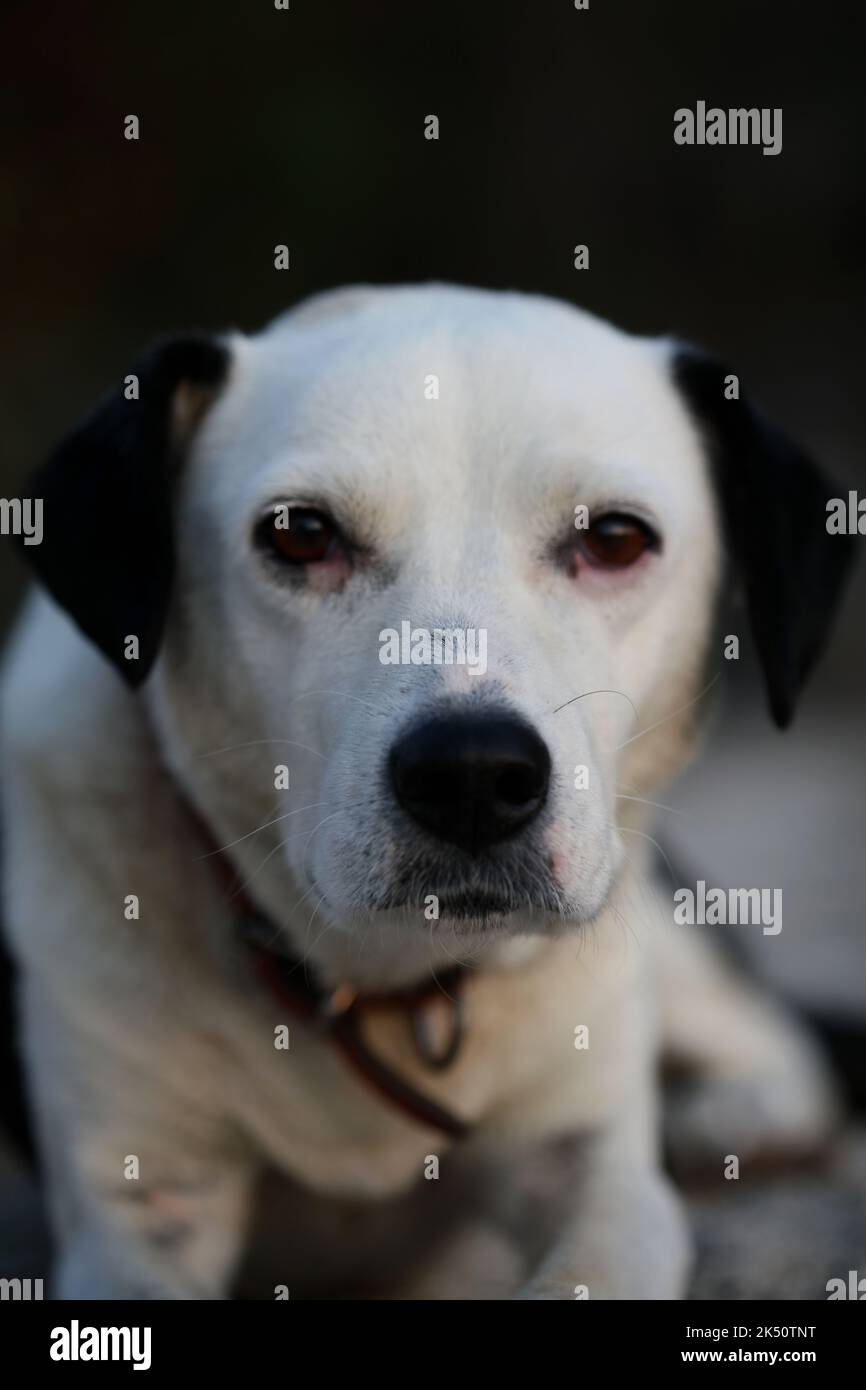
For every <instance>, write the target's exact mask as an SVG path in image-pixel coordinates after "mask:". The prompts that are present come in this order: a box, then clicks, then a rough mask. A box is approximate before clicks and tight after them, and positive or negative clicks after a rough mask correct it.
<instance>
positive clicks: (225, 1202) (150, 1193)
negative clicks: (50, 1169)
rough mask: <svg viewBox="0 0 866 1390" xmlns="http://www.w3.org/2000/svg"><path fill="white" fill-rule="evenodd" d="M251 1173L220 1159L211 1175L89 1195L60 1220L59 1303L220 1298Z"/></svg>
mask: <svg viewBox="0 0 866 1390" xmlns="http://www.w3.org/2000/svg"><path fill="white" fill-rule="evenodd" d="M251 1179H252V1173H251V1172H250V1171H248V1170H247V1169H245V1168H243V1167H238V1166H237V1165H236V1164H232V1165H231V1166H230V1167H227V1166H224V1165H222V1164H221V1163H220V1161H219V1160H216V1161H213V1162H211V1163H210V1164H209V1171H208V1173H207V1176H203V1177H202V1178H201V1180H200V1181H195V1180H193V1181H190V1182H185V1183H183V1184H182V1185H178V1184H172V1183H170V1182H166V1183H164V1184H162V1185H157V1186H154V1187H151V1188H148V1187H145V1188H143V1189H142V1190H140V1191H137V1192H135V1193H132V1192H130V1193H127V1194H121V1195H116V1194H111V1195H106V1194H105V1193H104V1192H102V1191H99V1190H98V1189H97V1190H95V1191H92V1192H90V1193H86V1194H85V1195H84V1197H83V1200H82V1201H81V1203H80V1204H79V1209H78V1211H77V1213H76V1214H75V1216H74V1218H73V1219H72V1220H71V1221H69V1222H68V1223H63V1225H64V1227H65V1229H63V1231H62V1234H61V1244H60V1254H59V1259H58V1261H57V1265H56V1270H55V1280H54V1296H55V1297H56V1298H60V1299H117V1298H119V1299H219V1298H225V1297H227V1296H228V1293H229V1286H230V1282H231V1278H232V1275H233V1273H234V1270H235V1267H236V1264H237V1260H238V1257H239V1254H240V1251H241V1247H242V1244H243V1237H244V1235H245V1233H246V1229H247V1211H248V1203H249V1194H250V1186H251Z"/></svg>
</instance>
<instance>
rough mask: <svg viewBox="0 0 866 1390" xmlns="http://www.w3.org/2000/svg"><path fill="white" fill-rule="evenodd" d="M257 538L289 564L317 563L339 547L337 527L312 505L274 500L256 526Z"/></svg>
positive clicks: (261, 544) (263, 546)
mask: <svg viewBox="0 0 866 1390" xmlns="http://www.w3.org/2000/svg"><path fill="white" fill-rule="evenodd" d="M256 542H257V544H258V545H260V546H261V547H262V549H264V550H267V551H270V553H271V554H272V555H274V556H275V557H276V558H277V559H278V560H282V561H283V562H284V563H285V564H289V565H317V564H321V562H322V561H323V560H328V559H330V558H331V557H332V555H333V554H334V552H335V550H336V549H337V548H338V545H339V541H338V535H337V527H336V525H335V523H334V522H333V521H332V520H331V518H330V517H329V516H327V515H326V514H325V512H319V511H316V510H315V508H313V507H289V506H287V505H285V504H283V503H280V504H276V505H275V506H274V507H273V510H272V511H271V512H270V513H269V514H268V515H267V516H264V517H262V520H261V521H260V522H259V524H258V526H257V528H256Z"/></svg>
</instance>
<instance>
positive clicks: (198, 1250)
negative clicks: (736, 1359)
mask: <svg viewBox="0 0 866 1390" xmlns="http://www.w3.org/2000/svg"><path fill="white" fill-rule="evenodd" d="M33 495H34V496H35V497H39V498H41V499H43V500H44V540H43V543H42V544H41V545H40V546H32V547H28V548H27V549H26V550H25V552H24V553H25V555H26V556H27V558H28V559H29V560H30V561H31V562H32V563H33V564H34V565H35V568H36V570H37V571H38V573H39V576H40V578H41V580H42V581H43V584H44V585H45V586H46V587H47V589H48V590H49V592H50V594H51V595H52V598H49V597H47V596H45V595H42V594H40V595H39V596H37V597H35V598H34V599H33V600H32V601H31V603H30V605H29V606H28V609H27V612H26V615H25V617H24V619H23V622H22V624H21V627H20V629H19V631H18V633H17V636H16V639H15V641H14V645H13V649H12V651H11V654H10V656H9V658H8V661H7V667H6V672H5V681H4V688H3V727H4V737H5V772H4V777H3V803H4V820H5V832H6V845H5V868H4V878H5V889H6V917H7V921H8V927H9V932H10V936H11V940H12V943H13V947H14V951H15V953H16V956H17V958H18V961H19V963H20V965H21V967H22V981H23V984H22V990H21V1010H22V1021H23V1036H24V1049H25V1058H26V1064H27V1068H28V1073H29V1077H30V1082H31V1090H32V1094H33V1098H34V1104H35V1107H36V1113H37V1117H38V1125H39V1131H40V1139H41V1148H42V1152H43V1156H44V1160H45V1165H46V1171H47V1175H48V1182H49V1188H50V1199H51V1205H52V1213H53V1221H54V1227H55V1232H56V1236H57V1241H58V1246H59V1259H58V1267H57V1270H56V1280H57V1284H56V1287H57V1292H58V1293H59V1296H60V1297H69V1298H72V1297H85V1298H103V1297H127V1298H136V1297H147V1296H156V1297H176V1298H219V1297H225V1296H227V1294H228V1293H229V1292H230V1290H231V1288H232V1281H233V1278H234V1274H235V1271H236V1269H237V1267H238V1263H239V1259H240V1257H241V1255H242V1254H243V1253H244V1252H245V1250H246V1249H247V1247H248V1246H249V1244H250V1234H249V1233H250V1220H251V1208H252V1201H253V1192H254V1187H255V1186H256V1183H257V1180H258V1179H259V1177H260V1175H261V1174H262V1173H263V1172H264V1170H265V1169H269V1170H277V1171H279V1172H280V1173H282V1174H284V1175H286V1178H287V1180H290V1183H289V1186H290V1190H291V1192H292V1193H293V1194H294V1199H293V1200H294V1213H295V1214H294V1217H293V1220H292V1222H291V1223H290V1226H289V1236H288V1238H287V1240H286V1243H285V1245H283V1246H281V1247H280V1250H279V1253H278V1266H279V1269H280V1270H281V1271H283V1270H284V1271H285V1277H284V1278H282V1279H280V1280H279V1282H280V1284H281V1285H285V1286H286V1288H287V1289H289V1290H290V1292H291V1295H292V1296H293V1297H294V1296H295V1295H296V1294H303V1293H304V1292H307V1291H310V1290H324V1291H332V1292H333V1291H336V1290H338V1289H340V1290H342V1289H346V1288H347V1287H352V1288H356V1287H357V1288H360V1287H361V1286H364V1287H365V1288H366V1289H367V1290H368V1291H369V1290H372V1291H373V1292H375V1293H377V1294H378V1295H379V1296H398V1297H426V1296H438V1297H446V1298H449V1297H451V1298H460V1297H486V1296H490V1295H493V1294H496V1295H499V1296H502V1295H509V1294H516V1295H517V1296H519V1297H531V1298H574V1297H575V1296H577V1297H580V1296H587V1295H588V1296H589V1297H590V1298H606V1297H609V1298H645V1297H656V1298H657V1297H663V1298H673V1297H678V1296H680V1295H681V1294H682V1293H683V1290H684V1281H685V1279H686V1276H687V1271H688V1242H687V1239H686V1237H685V1233H684V1223H683V1220H682V1216H681V1212H680V1209H679V1204H678V1201H677V1199H676V1196H675V1195H674V1193H673V1192H672V1190H671V1188H670V1186H669V1183H668V1181H667V1179H666V1177H665V1176H664V1175H663V1172H662V1170H661V1167H660V1162H659V1158H658V1147H659V1143H658V1135H657V1127H658V1116H657V1100H656V1090H657V1083H656V1068H657V1064H658V1058H659V1054H660V1049H661V1048H662V1047H665V1048H667V1050H669V1051H670V1052H672V1053H673V1054H674V1055H675V1057H676V1058H677V1060H678V1061H679V1062H680V1063H685V1064H686V1065H688V1066H690V1067H691V1068H692V1070H693V1072H694V1074H695V1076H697V1077H699V1078H700V1079H701V1085H700V1086H697V1087H695V1088H694V1089H693V1090H690V1091H689V1092H688V1093H687V1096H686V1098H685V1099H684V1102H683V1109H682V1110H681V1112H680V1115H679V1119H678V1121H677V1124H678V1126H679V1130H678V1132H679V1136H680V1140H681V1142H682V1143H683V1144H691V1145H692V1148H693V1151H696V1150H698V1149H700V1150H701V1151H702V1152H703V1155H704V1157H706V1158H708V1159H709V1160H710V1161H711V1162H714V1163H715V1162H717V1163H718V1165H719V1168H721V1165H722V1161H723V1156H724V1155H725V1154H729V1153H732V1152H736V1153H738V1154H739V1155H740V1157H741V1160H745V1159H747V1158H748V1157H749V1156H750V1155H752V1154H754V1153H755V1152H757V1150H758V1149H759V1148H760V1147H762V1146H764V1145H766V1144H769V1145H771V1146H772V1147H774V1148H777V1147H779V1146H780V1145H787V1146H796V1147H807V1148H808V1147H809V1146H811V1145H813V1144H815V1143H817V1142H819V1141H820V1140H821V1138H822V1137H823V1135H824V1134H825V1133H826V1130H827V1127H828V1125H830V1123H831V1121H832V1118H833V1110H834V1107H833V1101H832V1096H831V1090H830V1088H829V1086H828V1085H827V1083H826V1080H825V1077H824V1074H823V1070H822V1067H821V1065H820V1063H819V1062H818V1061H817V1059H816V1058H815V1057H814V1056H813V1054H812V1051H811V1048H810V1046H809V1044H808V1043H807V1042H806V1041H804V1040H803V1039H802V1038H801V1036H800V1035H799V1032H798V1031H797V1029H796V1028H795V1027H794V1025H793V1024H792V1023H791V1022H790V1021H788V1020H787V1019H785V1018H784V1017H781V1016H780V1015H779V1014H778V1012H777V1011H776V1010H775V1008H774V1007H772V1006H771V1005H770V1003H769V1002H768V1001H766V1000H764V999H762V998H760V997H759V996H758V995H757V994H752V993H751V992H750V991H749V989H748V988H747V987H746V986H745V985H743V984H742V983H741V982H740V981H739V980H737V979H735V978H734V977H733V976H731V975H730V974H729V973H728V972H727V970H726V969H725V968H724V967H723V966H722V965H721V964H720V963H718V962H717V961H716V960H715V958H714V957H713V956H712V955H711V954H710V953H709V951H708V950H707V948H706V947H705V945H704V943H703V941H702V939H701V937H700V928H697V927H691V928H683V927H676V926H674V925H673V922H672V903H671V895H670V892H669V891H668V892H662V891H661V889H658V888H656V887H655V886H653V884H652V880H651V875H650V874H649V872H648V868H647V839H646V837H645V835H644V832H643V827H644V820H645V812H646V811H647V806H646V804H645V800H646V798H648V797H649V796H651V794H652V790H653V789H654V788H656V787H657V786H658V784H659V783H661V782H663V781H664V780H665V779H666V778H668V777H670V776H671V774H672V773H673V772H674V771H675V770H676V769H678V768H679V767H680V766H681V765H682V764H683V762H684V760H685V759H686V757H687V755H688V754H689V752H690V750H691V748H692V744H693V737H694V732H695V727H696V723H697V722H698V717H699V716H700V714H701V713H702V710H703V708H704V706H705V704H706V701H705V700H703V699H702V698H701V697H702V692H703V691H704V689H705V687H706V685H707V682H708V678H709V677H710V676H711V675H712V672H713V671H714V670H717V669H718V667H719V665H720V661H719V660H718V659H717V658H718V657H720V656H721V647H719V651H718V652H716V651H715V650H713V647H712V630H713V615H714V606H715V601H716V597H717V594H718V591H719V588H720V582H721V578H722V574H723V553H725V552H727V553H728V554H729V555H730V557H731V562H732V569H733V571H734V572H735V576H736V577H738V578H739V579H740V580H742V582H743V584H744V586H745V592H746V595H747V600H748V606H749V611H750V616H751V620H752V626H753V630H754V635H755V641H756V646H757V650H758V653H759V656H760V659H761V662H762V665H763V667H764V671H765V675H766V679H767V684H768V689H769V694H770V701H771V706H772V710H773V713H774V715H775V717H776V719H777V722H779V723H785V722H787V720H788V718H789V717H790V713H791V709H792V706H793V702H794V700H795V697H796V695H797V694H798V692H799V689H800V686H801V685H802V682H803V680H804V678H805V676H806V675H807V673H808V670H809V668H810V667H811V665H812V664H813V662H814V660H815V658H816V656H817V655H818V652H819V648H820V647H821V645H822V644H823V640H824V637H825V635H826V632H827V629H828V625H829V619H830V613H831V610H832V608H833V607H834V604H835V600H836V598H837V595H838V591H839V589H840V587H841V580H842V577H843V573H844V570H845V568H846V564H847V559H848V547H847V545H846V543H845V541H844V539H843V538H840V537H829V536H828V535H827V532H826V528H825V525H824V518H825V503H826V500H827V499H828V497H829V496H831V495H832V489H830V488H829V487H828V485H827V484H825V483H824V481H823V480H822V478H821V475H820V474H819V473H818V472H817V470H815V469H814V467H813V466H812V465H811V464H810V463H809V462H808V461H807V460H805V459H804V458H803V456H802V455H800V454H799V453H798V452H797V451H796V450H795V449H794V448H793V446H791V445H790V444H788V443H787V442H786V441H785V440H784V439H783V438H782V437H781V436H779V435H778V434H776V433H775V432H774V431H772V430H771V429H770V428H769V427H768V426H766V425H765V424H764V423H763V422H762V421H761V419H760V417H759V416H757V415H755V414H754V413H753V412H752V410H751V409H750V407H749V406H748V405H747V404H746V403H745V401H744V400H741V399H739V398H738V394H737V392H736V390H735V389H733V388H732V385H731V379H730V377H729V376H728V375H727V374H726V372H725V370H724V369H723V368H721V367H719V366H717V365H715V364H713V363H712V362H710V361H709V360H707V359H705V358H703V357H702V356H699V355H697V354H696V353H693V352H690V351H688V350H685V349H683V348H682V347H681V346H680V345H678V344H676V343H674V342H672V341H669V340H664V341H662V340H658V341H648V340H643V339H638V338H634V337H631V336H628V335H626V334H624V333H622V332H620V331H618V330H616V329H615V328H613V327H610V326H608V325H606V324H605V323H603V322H601V321H599V320H598V319H596V318H594V317H592V316H591V315H589V314H586V313H583V312H580V311H578V310H575V309H573V308H570V307H567V306H565V305H563V304H559V303H556V302H554V301H550V300H547V299H543V298H536V297H529V296H524V295H518V294H502V293H488V292H478V291H474V290H466V289H460V288H452V287H448V286H436V285H434V286H427V287H420V288H405V289H404V288H394V289H374V288H365V287H361V288H354V289H348V290H344V291H338V292H335V293H332V294H328V295H324V296H322V297H320V298H316V299H314V300H312V301H311V302H309V303H307V304H304V305H302V306H301V307H300V308H298V309H295V310H293V311H292V312H290V313H289V314H287V315H285V316H284V317H281V318H279V319H278V320H277V321H276V322H275V323H274V324H272V325H271V326H270V327H269V328H268V329H267V330H266V331H265V332H263V333H261V334H259V335H257V336H255V337H246V336H243V335H240V334H231V335H228V336H226V337H224V338H221V339H219V340H210V339H205V338H198V337H190V338H184V339H180V340H176V341H171V342H168V343H167V344H165V345H164V346H162V347H161V348H158V349H157V350H156V351H155V352H154V353H153V354H152V355H151V356H150V357H148V358H147V359H146V360H145V361H143V362H142V363H141V364H140V365H139V366H138V368H136V369H135V371H134V372H132V373H131V374H130V375H129V376H128V377H126V378H125V379H124V383H123V385H122V386H121V388H120V389H119V390H118V391H117V393H116V395H115V396H114V397H113V398H112V399H111V400H109V401H107V402H106V403H104V404H103V405H102V406H101V407H100V408H99V409H98V410H97V411H96V412H95V414H94V415H93V416H91V417H90V419H89V420H88V421H87V422H85V423H84V424H83V425H82V426H80V427H79V429H78V430H77V431H76V432H75V433H74V434H73V435H71V436H70V437H69V438H68V439H67V440H66V441H65V443H64V444H63V445H62V446H61V447H60V449H59V450H58V452H57V453H56V454H55V456H54V457H53V458H52V459H51V460H50V462H49V463H48V464H47V465H46V467H45V468H44V469H43V470H42V472H41V473H40V474H39V475H37V478H36V480H35V481H34V484H33ZM63 610H65V611H63ZM70 617H71V619H72V620H73V621H70ZM482 649H483V652H484V660H483V661H481V660H479V659H478V657H479V653H480V652H481V650H482ZM473 654H474V655H473ZM106 658H107V660H106ZM449 658H450V659H449ZM121 678H122V679H121ZM659 1005H661V1008H659ZM440 1163H441V1173H440V1171H439V1165H440ZM494 1174H495V1181H494V1180H493V1175H494ZM321 1199H328V1200H329V1201H333V1202H334V1203H336V1206H335V1208H334V1209H335V1210H342V1211H344V1212H345V1211H346V1210H351V1211H352V1212H353V1213H354V1216H353V1218H352V1220H349V1219H348V1218H346V1219H345V1220H342V1221H339V1222H336V1224H333V1223H332V1225H331V1226H325V1227H323V1228H322V1230H321V1231H320V1233H319V1235H317V1236H311V1235H310V1233H309V1232H308V1231H306V1228H305V1221H306V1220H307V1217H308V1216H309V1212H310V1211H311V1210H312V1209H313V1208H314V1207H315V1208H318V1207H322V1208H323V1209H324V1208H325V1207H326V1206H327V1203H326V1202H324V1201H322V1200H321ZM563 1202H564V1205H563ZM341 1204H342V1205H341ZM550 1212H553V1213H555V1215H553V1216H550ZM311 1241H312V1242H313V1243H312V1245H311ZM280 1261H282V1264H280V1263H279V1262H280ZM267 1292H268V1296H273V1290H272V1289H271V1288H270V1287H269V1288H268V1291H267Z"/></svg>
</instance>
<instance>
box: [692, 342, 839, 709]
mask: <svg viewBox="0 0 866 1390" xmlns="http://www.w3.org/2000/svg"><path fill="white" fill-rule="evenodd" d="M673 370H674V379H675V381H676V384H677V386H678V387H679V389H680V390H681V391H682V392H683V394H684V396H685V397H686V399H687V401H688V403H689V406H690V408H691V410H692V412H693V414H694V416H695V418H696V420H697V421H698V423H699V425H700V427H701V430H702V433H703V435H704V438H705V441H706V445H707V448H708V449H709V454H710V459H711V462H712V467H713V473H714V477H715V483H716V488H717V491H718V495H719V501H720V506H721V512H722V519H723V523H724V526H725V532H726V538H727V544H728V550H729V552H730V555H731V558H732V560H733V562H734V564H735V566H736V567H737V569H738V570H739V573H740V575H741V577H742V579H743V582H744V585H745V593H746V603H747V607H748V612H749V618H750V621H751V625H752V632H753V634H754V639H755V645H756V648H757V652H758V656H759V658H760V661H761V666H762V668H763V672H764V678H765V681H766V685H767V691H768V695H769V701H770V709H771V711H772V714H773V718H774V720H775V721H776V723H777V724H778V725H779V727H780V728H785V727H786V726H787V725H788V724H789V723H790V721H791V717H792V715H793V712H794V706H795V704H796V701H797V697H798V696H799V694H800V691H801V689H802V687H803V685H804V683H805V681H806V678H807V677H808V675H809V672H810V671H811V670H812V667H813V666H814V665H815V663H816V662H817V660H818V657H819V656H820V655H821V652H822V650H823V648H824V645H825V643H826V641H827V638H828V637H829V634H830V629H831V626H832V620H833V615H834V612H835V609H836V607H837V605H838V603H839V600H840V598H841V594H842V589H843V585H844V581H845V578H846V575H847V573H848V570H849V568H850V565H851V562H852V560H853V558H854V555H853V550H854V547H853V537H852V536H847V535H831V534H829V532H828V530H827V503H828V501H829V500H830V499H831V498H832V497H837V496H839V491H838V489H837V488H836V487H835V486H834V484H833V483H832V482H831V481H830V479H829V478H827V477H826V476H825V475H824V474H823V473H822V472H821V470H820V469H819V468H818V467H817V466H816V464H814V463H813V462H812V461H811V459H809V458H807V456H806V455H805V454H804V453H803V452H802V450H800V449H798V448H797V446H796V445H795V444H792V443H791V442H790V440H788V439H786V438H785V436H784V435H783V434H781V433H780V432H779V431H778V430H777V429H775V428H774V427H773V426H772V425H770V424H769V423H768V422H767V421H766V420H764V419H763V417H762V416H761V415H760V414H759V413H758V412H757V411H756V410H754V409H753V408H752V407H751V406H750V405H749V403H748V401H746V400H744V399H742V398H740V399H727V398H726V388H727V390H728V395H730V393H731V388H730V386H729V383H730V382H731V375H732V374H731V373H730V372H729V370H728V369H727V368H726V367H724V366H723V365H722V364H721V363H719V362H716V361H714V360H713V359H712V358H710V357H706V356H704V355H703V354H702V353H699V352H696V351H695V350H694V349H692V348H677V349H676V351H675V354H674V358H673ZM734 379H735V380H736V378H734Z"/></svg>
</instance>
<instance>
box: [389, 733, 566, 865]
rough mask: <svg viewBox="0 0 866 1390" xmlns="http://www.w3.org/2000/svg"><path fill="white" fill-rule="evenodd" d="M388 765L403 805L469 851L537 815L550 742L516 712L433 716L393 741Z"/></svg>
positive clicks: (421, 822) (510, 832)
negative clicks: (515, 713) (516, 715)
mask: <svg viewBox="0 0 866 1390" xmlns="http://www.w3.org/2000/svg"><path fill="white" fill-rule="evenodd" d="M388 767H389V772H390V776H391V783H392V786H393V788H394V793H395V795H396V797H397V800H398V801H399V803H400V805H401V806H402V807H403V809H404V810H405V811H408V813H409V815H411V816H412V817H413V818H414V819H415V820H416V821H417V822H418V824H419V825H423V827H424V829H425V830H429V831H431V832H432V834H434V835H436V836H437V837H438V839H440V840H448V841H450V843H451V844H455V845H459V846H460V848H461V849H464V850H466V851H467V852H468V853H469V854H478V853H479V851H481V850H483V849H486V847H487V846H488V845H493V844H495V843H496V842H497V840H505V839H507V838H508V836H509V835H514V834H516V832H517V831H518V830H521V829H522V828H523V826H525V825H526V824H527V823H528V822H529V821H531V820H532V818H533V816H535V815H536V814H537V813H538V811H539V810H540V809H541V807H542V806H543V805H544V799H545V797H546V795H547V786H548V782H549V781H550V754H549V753H548V751H547V745H546V744H545V743H544V741H543V740H542V739H541V738H540V737H539V735H538V734H537V733H536V732H535V730H534V729H531V728H530V727H529V725H527V724H523V723H521V722H520V720H518V719H514V718H512V717H511V716H510V715H497V716H490V715H487V716H485V715H469V714H466V715H452V716H448V717H443V718H439V719H432V720H430V722H429V723H427V724H421V725H419V726H418V727H417V728H415V729H411V730H410V731H409V732H408V733H406V734H404V735H403V737H402V738H400V739H399V740H398V741H397V743H395V744H394V747H393V748H392V749H391V754H390V758H389V763H388Z"/></svg>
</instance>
